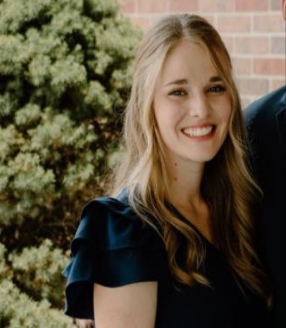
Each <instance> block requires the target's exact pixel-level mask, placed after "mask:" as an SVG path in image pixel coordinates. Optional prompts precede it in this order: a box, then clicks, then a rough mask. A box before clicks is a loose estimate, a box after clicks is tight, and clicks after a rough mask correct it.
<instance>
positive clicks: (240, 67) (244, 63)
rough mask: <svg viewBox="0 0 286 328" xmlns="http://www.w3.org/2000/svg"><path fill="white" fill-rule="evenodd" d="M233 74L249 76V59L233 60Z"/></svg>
mask: <svg viewBox="0 0 286 328" xmlns="http://www.w3.org/2000/svg"><path fill="white" fill-rule="evenodd" d="M232 63H233V68H234V72H235V74H236V75H249V74H251V72H252V59H251V58H233V59H232Z"/></svg>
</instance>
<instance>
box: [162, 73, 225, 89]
mask: <svg viewBox="0 0 286 328" xmlns="http://www.w3.org/2000/svg"><path fill="white" fill-rule="evenodd" d="M221 81H222V78H221V77H220V76H218V75H215V76H212V77H211V78H210V79H209V82H221ZM188 83H189V80H188V79H178V80H174V81H171V82H168V83H166V84H165V85H164V87H167V86H169V85H173V84H175V85H182V84H188Z"/></svg>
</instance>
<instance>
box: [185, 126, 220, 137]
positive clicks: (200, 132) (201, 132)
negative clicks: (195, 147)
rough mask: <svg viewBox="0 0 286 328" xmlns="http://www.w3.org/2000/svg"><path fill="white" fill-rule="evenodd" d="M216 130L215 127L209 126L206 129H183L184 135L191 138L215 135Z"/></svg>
mask: <svg viewBox="0 0 286 328" xmlns="http://www.w3.org/2000/svg"><path fill="white" fill-rule="evenodd" d="M214 130H215V126H214V125H208V126H204V127H193V128H192V127H189V128H185V129H182V130H181V131H182V132H183V134H185V135H186V136H189V137H205V136H209V135H211V134H213V132H214Z"/></svg>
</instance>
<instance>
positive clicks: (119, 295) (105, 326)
mask: <svg viewBox="0 0 286 328" xmlns="http://www.w3.org/2000/svg"><path fill="white" fill-rule="evenodd" d="M157 288H158V283H157V282H156V281H151V282H139V283H133V284H129V285H125V286H121V287H114V288H110V287H104V286H102V285H99V284H94V289H93V291H94V292H93V308H94V319H95V327H96V328H111V327H112V328H154V327H155V319H156V308H157Z"/></svg>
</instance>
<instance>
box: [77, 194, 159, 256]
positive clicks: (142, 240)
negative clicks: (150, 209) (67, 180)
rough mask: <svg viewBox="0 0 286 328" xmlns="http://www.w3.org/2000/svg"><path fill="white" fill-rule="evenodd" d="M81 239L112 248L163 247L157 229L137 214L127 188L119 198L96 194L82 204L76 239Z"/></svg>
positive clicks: (97, 246) (100, 247)
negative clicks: (97, 195) (132, 206)
mask: <svg viewBox="0 0 286 328" xmlns="http://www.w3.org/2000/svg"><path fill="white" fill-rule="evenodd" d="M148 219H149V221H150V220H151V217H150V216H148ZM78 239H86V240H88V241H89V242H91V243H92V244H94V246H95V247H96V248H97V249H101V250H109V251H110V250H116V249H122V248H128V247H143V248H144V249H155V248H163V241H162V239H161V237H160V235H159V233H158V231H157V230H156V229H155V228H154V227H153V226H151V225H150V224H148V223H146V222H145V221H144V220H142V219H141V218H140V217H139V216H138V215H137V214H136V213H135V211H134V210H133V209H132V208H131V206H130V205H129V202H128V197H127V194H126V192H125V191H123V192H121V193H120V195H119V196H118V197H116V198H114V197H110V196H101V197H96V198H94V199H92V200H90V201H89V202H88V203H87V204H86V205H85V206H84V207H83V209H82V213H81V217H80V223H79V226H78V229H77V231H76V234H75V237H74V241H75V240H78ZM73 244H76V242H73Z"/></svg>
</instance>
